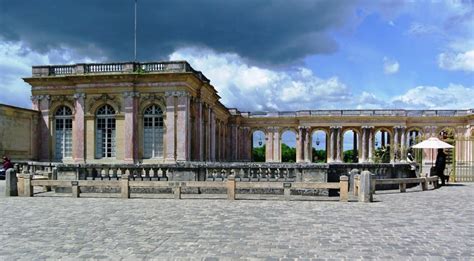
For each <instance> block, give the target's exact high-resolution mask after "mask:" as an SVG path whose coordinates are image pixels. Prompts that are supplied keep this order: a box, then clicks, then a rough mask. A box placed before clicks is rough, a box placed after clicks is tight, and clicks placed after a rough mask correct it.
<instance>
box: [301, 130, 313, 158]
mask: <svg viewBox="0 0 474 261" xmlns="http://www.w3.org/2000/svg"><path fill="white" fill-rule="evenodd" d="M311 140H312V139H311V128H309V127H306V128H305V138H304V143H303V147H304V162H306V163H311V158H312V156H313V148H312V147H311Z"/></svg>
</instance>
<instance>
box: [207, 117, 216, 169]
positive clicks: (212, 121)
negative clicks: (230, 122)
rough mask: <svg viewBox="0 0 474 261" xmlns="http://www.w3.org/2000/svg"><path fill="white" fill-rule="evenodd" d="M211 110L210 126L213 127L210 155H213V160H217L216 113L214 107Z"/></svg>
mask: <svg viewBox="0 0 474 261" xmlns="http://www.w3.org/2000/svg"><path fill="white" fill-rule="evenodd" d="M209 110H210V115H211V117H210V127H211V132H210V141H211V142H210V146H211V148H210V156H211V159H210V160H211V161H216V115H215V114H214V111H212V109H209Z"/></svg>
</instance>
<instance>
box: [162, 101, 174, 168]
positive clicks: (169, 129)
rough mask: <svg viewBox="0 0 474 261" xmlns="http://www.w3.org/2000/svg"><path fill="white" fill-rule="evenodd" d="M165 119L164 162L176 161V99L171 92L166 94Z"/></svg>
mask: <svg viewBox="0 0 474 261" xmlns="http://www.w3.org/2000/svg"><path fill="white" fill-rule="evenodd" d="M165 97H166V118H165V127H166V131H165V141H164V143H165V161H167V162H175V161H176V154H175V153H176V151H175V148H176V134H175V130H176V114H175V111H176V109H175V107H176V97H175V96H174V95H173V92H166V93H165Z"/></svg>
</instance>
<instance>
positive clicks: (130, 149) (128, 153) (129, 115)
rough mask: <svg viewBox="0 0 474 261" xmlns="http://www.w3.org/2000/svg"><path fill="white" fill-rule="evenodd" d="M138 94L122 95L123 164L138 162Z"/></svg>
mask: <svg viewBox="0 0 474 261" xmlns="http://www.w3.org/2000/svg"><path fill="white" fill-rule="evenodd" d="M138 96H139V93H138V92H124V93H123V109H124V113H125V122H124V126H125V130H124V131H125V140H124V147H125V148H124V157H123V160H124V162H125V163H135V162H136V161H137V160H138V141H137V114H138V99H137V97H138Z"/></svg>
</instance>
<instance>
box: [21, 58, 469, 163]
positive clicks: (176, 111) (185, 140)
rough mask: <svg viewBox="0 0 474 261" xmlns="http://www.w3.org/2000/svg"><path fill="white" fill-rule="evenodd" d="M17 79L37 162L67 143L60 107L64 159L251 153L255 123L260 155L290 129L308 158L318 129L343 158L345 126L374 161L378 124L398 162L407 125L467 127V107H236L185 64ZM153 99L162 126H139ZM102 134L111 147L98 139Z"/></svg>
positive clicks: (244, 156) (156, 159)
mask: <svg viewBox="0 0 474 261" xmlns="http://www.w3.org/2000/svg"><path fill="white" fill-rule="evenodd" d="M24 80H25V81H26V82H27V83H29V84H30V85H31V86H32V95H33V96H32V101H33V110H36V111H38V114H36V115H37V117H38V119H39V124H37V125H35V126H33V125H31V127H30V128H29V129H33V128H37V131H35V132H34V133H37V134H36V135H39V137H40V138H39V139H38V141H39V142H38V143H37V144H34V145H31V150H30V152H29V153H30V154H31V157H32V158H38V159H39V160H41V161H56V160H57V159H56V158H55V155H58V153H57V151H56V150H58V148H63V147H64V146H63V147H61V146H57V144H55V143H56V142H57V141H58V140H60V139H58V138H56V139H55V137H57V135H56V133H55V132H56V129H57V128H56V127H55V119H56V112H57V110H58V108H60V107H61V106H67V107H68V108H70V109H71V110H72V115H71V118H72V154H71V156H70V157H63V158H62V159H61V161H62V162H65V163H91V164H108V163H113V164H128V163H144V164H147V163H149V164H162V163H176V162H185V161H208V162H217V161H252V153H251V151H252V142H253V141H252V140H253V139H252V135H253V133H254V132H255V131H257V130H259V131H263V132H264V134H265V150H266V151H265V156H266V162H281V160H282V152H281V143H282V134H283V132H284V131H287V130H290V131H293V132H294V133H295V134H296V155H297V156H296V162H298V163H309V162H311V161H312V159H313V155H312V136H313V133H314V132H315V131H317V130H320V131H324V133H325V134H326V140H327V142H326V144H327V145H326V151H327V162H328V163H337V162H342V158H343V137H344V133H345V132H346V131H349V130H351V131H354V132H355V133H357V135H356V138H355V141H356V143H357V144H358V150H357V153H358V160H359V162H360V163H371V162H373V158H374V148H375V143H376V141H375V133H376V132H377V131H379V130H382V131H384V132H387V133H389V134H390V140H389V141H386V142H387V144H390V145H391V148H392V150H393V153H392V154H391V162H399V161H403V159H404V158H405V157H404V155H405V154H406V150H407V148H408V139H409V135H410V133H411V132H412V131H414V130H416V131H417V135H421V136H422V137H430V136H437V135H438V134H439V133H440V132H441V131H443V130H446V129H449V130H450V132H452V133H453V135H455V137H471V136H472V135H473V133H474V110H472V109H471V110H306V111H296V112H269V113H258V114H257V113H250V112H240V111H238V110H237V109H229V108H226V107H225V106H224V105H223V104H221V103H220V101H219V98H220V97H219V95H218V93H217V91H216V90H215V89H214V87H213V86H212V85H211V84H210V81H209V80H208V79H207V78H206V77H205V76H204V75H203V74H202V73H201V72H198V71H195V70H194V69H193V68H192V67H191V66H190V65H189V64H188V63H187V62H159V63H114V64H77V65H60V66H35V67H33V74H32V77H29V78H25V79H24ZM104 105H108V106H110V107H111V108H112V109H111V110H113V112H114V114H113V115H112V116H111V118H113V120H112V121H111V122H112V123H111V124H112V125H113V127H112V128H111V129H112V131H110V133H109V134H110V135H109V134H107V135H109V136H107V135H105V134H104V132H98V130H97V129H98V126H99V125H98V124H99V123H98V119H99V118H100V117H101V116H100V115H99V114H98V110H100V108H101V107H103V106H104ZM150 106H156V108H159V110H160V113H162V114H159V115H160V116H159V117H161V118H159V119H158V120H159V121H160V122H161V121H162V124H161V123H160V125H156V126H158V127H156V126H155V125H153V126H154V127H152V131H151V132H153V134H147V131H146V130H145V129H146V128H147V124H148V123H146V122H147V121H148V120H147V119H146V117H145V111H146V110H147V109H148V108H150ZM31 115H35V114H34V113H31ZM31 117H33V116H31ZM109 118H110V117H109ZM107 124H109V123H107ZM150 126H151V125H150ZM109 127H110V126H108V125H107V126H106V127H105V128H104V130H106V131H108V130H109V129H110V128H109ZM150 128H151V127H150ZM161 131H162V132H161ZM151 132H150V133H151ZM156 133H162V134H160V135H162V137H158V136H156V135H157V134H156ZM25 135H26V134H25ZM28 135H30V136H31V135H32V134H31V133H29V134H28ZM99 135H102V136H99ZM147 135H149V136H147ZM150 135H151V136H150ZM110 136H112V138H111V137H110ZM101 137H102V140H101ZM104 137H105V138H104ZM149 137H153V138H149ZM156 139H159V141H158V142H156V141H155V140H156ZM161 139H162V142H161ZM104 140H105V141H104ZM152 140H153V142H154V143H153V146H154V147H153V148H152V150H153V152H154V154H153V155H154V156H153V157H145V156H144V155H145V154H147V153H146V150H147V148H148V147H147V146H149V144H147V142H149V141H152ZM104 142H105V143H107V142H108V143H107V144H108V145H107V146H109V145H110V146H112V147H113V148H109V147H110V146H109V147H107V146H105V147H104V146H103V143H104ZM160 142H161V143H160ZM101 144H102V145H101ZM98 146H103V147H104V148H102V151H104V150H109V149H110V150H111V152H110V155H111V156H106V157H100V156H99V157H98V156H97V155H98V151H100V149H99V150H98ZM36 148H39V149H38V150H37V151H36V150H35V149H36ZM157 148H158V150H159V151H157ZM457 149H459V150H460V151H462V153H458V154H457V157H468V158H469V159H471V158H473V159H474V154H473V151H472V148H457ZM103 153H104V152H103Z"/></svg>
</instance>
